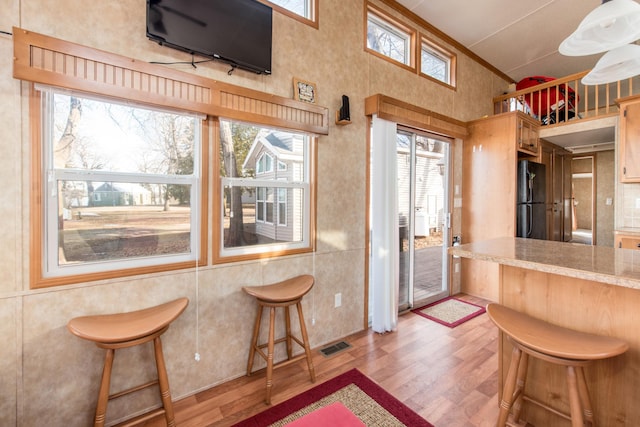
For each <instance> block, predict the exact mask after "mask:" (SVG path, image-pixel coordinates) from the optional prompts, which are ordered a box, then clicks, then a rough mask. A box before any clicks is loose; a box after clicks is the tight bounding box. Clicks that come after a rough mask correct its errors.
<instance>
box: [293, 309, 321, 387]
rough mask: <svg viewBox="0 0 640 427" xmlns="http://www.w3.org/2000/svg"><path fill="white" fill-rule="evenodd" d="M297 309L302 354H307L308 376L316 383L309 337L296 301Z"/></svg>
mask: <svg viewBox="0 0 640 427" xmlns="http://www.w3.org/2000/svg"><path fill="white" fill-rule="evenodd" d="M296 306H297V307H298V319H300V332H301V333H302V342H303V343H304V352H305V353H306V354H307V367H308V368H309V376H310V377H311V382H312V383H315V382H316V371H315V369H314V368H313V359H312V358H311V347H309V337H308V336H307V326H306V324H305V323H304V316H303V315H302V303H301V302H300V301H298V304H296Z"/></svg>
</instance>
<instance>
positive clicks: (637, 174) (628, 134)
mask: <svg viewBox="0 0 640 427" xmlns="http://www.w3.org/2000/svg"><path fill="white" fill-rule="evenodd" d="M620 115H621V117H620V141H619V142H620V181H621V182H640V101H636V102H632V103H629V104H623V105H621V110H620Z"/></svg>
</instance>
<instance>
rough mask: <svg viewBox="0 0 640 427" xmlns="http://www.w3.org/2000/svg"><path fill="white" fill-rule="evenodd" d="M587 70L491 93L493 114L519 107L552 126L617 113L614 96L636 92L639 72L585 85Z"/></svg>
mask: <svg viewBox="0 0 640 427" xmlns="http://www.w3.org/2000/svg"><path fill="white" fill-rule="evenodd" d="M587 73H588V71H583V72H581V73H577V74H573V75H570V76H567V77H563V78H559V79H555V80H552V81H547V82H544V83H540V84H537V85H535V86H530V87H527V88H524V89H521V90H516V91H515V92H510V93H507V94H504V95H501V96H498V97H495V98H494V99H493V104H494V114H500V113H505V112H509V111H516V110H520V111H523V112H525V113H527V114H529V115H531V116H532V117H534V118H535V119H536V120H538V121H539V122H540V124H541V125H543V126H545V127H549V128H552V127H559V126H564V125H567V124H572V123H577V122H579V121H589V120H594V119H603V118H607V117H614V116H617V114H618V105H617V104H616V100H617V99H620V98H626V97H628V96H632V95H638V94H640V76H635V77H632V78H629V79H626V80H622V81H618V82H614V83H608V84H604V85H596V86H585V85H583V84H582V83H581V82H580V79H582V77H583V76H585V75H586V74H587Z"/></svg>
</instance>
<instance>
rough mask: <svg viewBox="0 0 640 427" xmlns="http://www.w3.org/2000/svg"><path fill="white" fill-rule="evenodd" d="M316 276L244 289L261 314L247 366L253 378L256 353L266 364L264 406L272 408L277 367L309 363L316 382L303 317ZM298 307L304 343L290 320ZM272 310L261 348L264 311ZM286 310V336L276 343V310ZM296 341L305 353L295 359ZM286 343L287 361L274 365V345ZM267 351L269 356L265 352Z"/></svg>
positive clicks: (312, 380)
mask: <svg viewBox="0 0 640 427" xmlns="http://www.w3.org/2000/svg"><path fill="white" fill-rule="evenodd" d="M313 283H314V279H313V276H310V275H303V276H297V277H293V278H291V279H288V280H285V281H282V282H279V283H274V284H272V285H266V286H245V287H243V288H242V290H243V291H244V292H246V293H247V294H249V295H251V296H253V297H255V298H256V301H257V302H258V312H257V314H256V320H255V323H254V326H253V338H252V339H251V348H250V349H249V362H248V363H247V376H250V375H251V371H252V369H253V360H254V357H255V354H256V352H258V354H259V355H260V356H262V357H263V358H264V359H265V360H266V361H267V394H266V397H265V402H266V404H267V405H270V404H271V387H272V386H273V383H272V377H273V370H274V369H275V368H277V367H281V366H286V365H290V364H291V363H294V362H297V361H298V360H301V359H304V358H305V357H306V359H307V366H308V367H309V375H310V377H311V382H315V381H316V374H315V370H314V368H313V360H312V359H311V349H310V347H309V338H308V336H307V328H306V326H305V323H304V316H303V315H302V303H301V301H302V297H303V296H304V295H306V294H307V292H309V291H310V290H311V288H312V287H313ZM292 305H295V306H296V307H297V309H298V320H299V322H300V332H301V333H302V340H300V339H298V338H297V337H294V336H293V335H292V334H291V319H290V317H289V306H292ZM264 307H269V310H270V312H269V339H268V341H267V342H266V343H265V344H258V335H259V334H260V323H261V320H262V310H263V308H264ZM278 307H283V308H284V321H285V329H286V330H285V336H284V337H282V338H279V339H277V340H276V339H275V320H276V308H278ZM292 341H295V342H296V343H298V344H299V345H300V346H302V347H303V348H304V353H302V354H299V355H298V356H296V357H292V356H293V353H292V348H291V343H292ZM282 342H286V344H287V360H284V361H281V362H278V363H275V364H274V363H273V350H274V347H275V344H279V343H282ZM265 347H267V353H266V354H265V353H264V351H263V350H262V349H263V348H265Z"/></svg>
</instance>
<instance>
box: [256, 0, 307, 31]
mask: <svg viewBox="0 0 640 427" xmlns="http://www.w3.org/2000/svg"><path fill="white" fill-rule="evenodd" d="M261 1H262V2H263V3H265V4H267V5H269V6H271V7H272V8H274V9H275V10H278V11H280V12H283V13H285V14H286V15H289V16H291V17H293V18H301V19H299V20H300V21H302V22H305V23H308V24H311V25H313V26H316V27H317V21H318V19H317V10H318V9H317V7H318V6H317V2H318V1H319V0H261Z"/></svg>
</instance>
